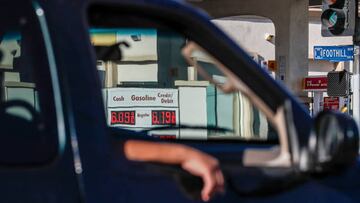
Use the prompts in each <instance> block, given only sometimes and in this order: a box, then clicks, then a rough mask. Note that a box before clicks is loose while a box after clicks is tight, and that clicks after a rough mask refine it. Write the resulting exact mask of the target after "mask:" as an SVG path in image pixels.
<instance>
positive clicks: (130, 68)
mask: <svg viewBox="0 0 360 203" xmlns="http://www.w3.org/2000/svg"><path fill="white" fill-rule="evenodd" d="M89 15H90V16H89V18H90V19H93V18H96V16H92V13H91V12H90V13H89ZM96 19H97V20H96V21H94V22H92V21H91V20H90V28H89V35H90V38H91V43H92V45H93V47H94V52H95V53H96V56H97V69H98V73H99V77H100V81H101V85H102V91H103V98H104V104H105V106H104V108H105V112H106V118H107V124H108V125H109V126H110V127H114V128H125V129H130V130H135V131H147V132H149V134H151V135H152V136H156V137H160V138H163V139H198V140H232V139H233V140H242V141H261V142H265V141H272V142H277V140H278V135H277V132H276V130H275V129H274V128H273V127H272V125H271V123H270V122H269V120H268V119H267V117H266V116H265V114H264V113H263V112H262V111H260V110H259V109H258V108H256V107H255V106H254V105H253V104H252V102H251V101H250V100H249V99H248V97H247V96H246V95H245V94H243V93H242V90H241V89H232V90H229V91H224V88H221V86H226V84H227V80H228V79H229V78H228V76H226V75H224V72H222V70H221V68H220V69H219V63H214V60H213V59H214V57H213V56H211V55H210V54H208V53H207V52H206V50H204V49H202V48H201V47H199V49H198V50H195V51H193V53H191V54H190V56H188V59H187V58H186V56H185V55H186V54H185V53H184V49H185V48H186V47H187V45H188V44H189V43H190V42H191V43H192V39H190V38H188V37H186V36H184V35H182V34H181V33H178V32H176V31H173V30H170V29H167V28H159V27H156V26H154V27H151V26H146V27H145V26H144V27H138V26H134V27H131V26H120V25H116V23H115V25H114V24H111V25H109V24H107V23H106V22H105V20H104V22H102V21H101V19H100V18H96ZM195 43H196V42H195ZM189 59H190V60H191V61H192V62H193V63H192V62H191V61H189ZM215 61H216V60H215ZM220 63H221V62H220ZM220 66H221V65H220ZM239 68H241V67H239ZM204 72H206V74H204Z"/></svg>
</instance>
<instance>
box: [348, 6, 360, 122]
mask: <svg viewBox="0 0 360 203" xmlns="http://www.w3.org/2000/svg"><path fill="white" fill-rule="evenodd" d="M358 12H359V8H358V0H356V2H355V34H354V36H353V43H354V62H353V76H352V78H353V79H352V91H353V95H352V104H353V105H352V108H353V117H354V119H355V121H356V123H357V124H358V126H360V125H359V124H360V75H359V72H360V70H359V66H360V65H359V61H360V60H359V46H360V20H359V13H358ZM348 108H349V107H348Z"/></svg>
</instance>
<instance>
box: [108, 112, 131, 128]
mask: <svg viewBox="0 0 360 203" xmlns="http://www.w3.org/2000/svg"><path fill="white" fill-rule="evenodd" d="M110 114H111V125H113V124H125V125H135V111H111V113H110Z"/></svg>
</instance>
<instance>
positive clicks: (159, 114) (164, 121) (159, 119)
mask: <svg viewBox="0 0 360 203" xmlns="http://www.w3.org/2000/svg"><path fill="white" fill-rule="evenodd" d="M151 124H152V125H176V112H175V111H168V110H153V111H151Z"/></svg>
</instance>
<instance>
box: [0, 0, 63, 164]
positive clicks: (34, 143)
mask: <svg viewBox="0 0 360 203" xmlns="http://www.w3.org/2000/svg"><path fill="white" fill-rule="evenodd" d="M6 8H7V5H4V9H6ZM8 9H10V8H8ZM1 10H2V9H0V11H1ZM2 13H3V14H0V18H1V19H2V20H1V21H0V23H1V24H0V25H1V26H0V79H1V83H0V95H1V97H0V113H1V115H2V116H1V117H2V118H0V120H1V122H0V131H1V135H2V136H1V146H3V147H2V150H4V152H7V153H8V155H9V154H10V152H12V151H16V153H17V154H21V153H22V152H24V153H25V151H26V154H22V155H21V156H20V157H19V160H20V159H24V160H25V159H28V160H27V161H26V162H28V163H32V162H36V163H39V162H42V161H45V160H46V161H49V160H51V159H52V158H54V157H55V156H56V153H57V150H58V146H57V144H58V139H57V138H58V137H57V133H56V129H57V128H56V118H55V113H54V112H55V110H54V105H53V104H54V102H53V97H52V91H51V79H50V75H49V67H48V61H47V55H46V51H45V46H44V42H43V38H42V33H41V30H40V26H39V24H38V21H37V18H36V15H35V11H34V9H33V8H32V6H29V5H28V4H26V5H24V7H23V8H22V9H21V11H19V12H18V13H17V12H14V13H13V14H12V15H13V16H12V17H11V18H2V17H4V16H3V15H5V14H6V13H8V12H2ZM17 14H18V15H17ZM22 143H26V146H23V144H22ZM6 150H8V151H6ZM9 150H10V151H9ZM30 155H33V156H31V157H30ZM11 158H12V160H11V161H12V162H14V163H16V160H15V159H14V157H12V156H9V159H11ZM3 160H4V159H3V156H1V160H0V162H1V163H0V164H2V161H3ZM20 162H21V161H20ZM20 162H19V163H20Z"/></svg>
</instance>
